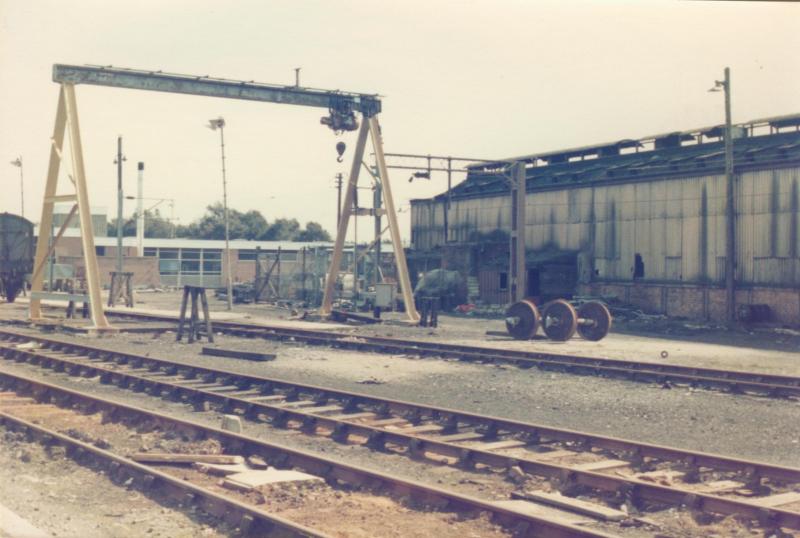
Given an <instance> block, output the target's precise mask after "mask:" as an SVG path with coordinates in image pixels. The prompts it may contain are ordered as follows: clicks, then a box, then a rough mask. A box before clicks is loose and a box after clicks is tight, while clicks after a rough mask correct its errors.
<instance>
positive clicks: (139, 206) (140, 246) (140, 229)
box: [136, 161, 144, 257]
mask: <svg viewBox="0 0 800 538" xmlns="http://www.w3.org/2000/svg"><path fill="white" fill-rule="evenodd" d="M137 169H138V173H139V174H138V178H137V181H136V193H137V194H138V196H137V200H136V255H137V256H140V257H141V256H144V163H143V162H141V161H139V164H138V165H137Z"/></svg>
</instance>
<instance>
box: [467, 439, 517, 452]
mask: <svg viewBox="0 0 800 538" xmlns="http://www.w3.org/2000/svg"><path fill="white" fill-rule="evenodd" d="M527 444H528V443H526V442H525V441H520V440H519V439H507V440H505V441H495V442H493V443H484V444H479V445H475V448H480V449H481V450H505V449H508V448H519V447H521V446H525V445H527Z"/></svg>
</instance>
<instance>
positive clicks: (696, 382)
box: [108, 312, 800, 399]
mask: <svg viewBox="0 0 800 538" xmlns="http://www.w3.org/2000/svg"><path fill="white" fill-rule="evenodd" d="M108 314H110V315H114V316H118V317H126V318H133V319H137V320H143V321H159V322H175V321H176V318H174V317H171V316H159V315H154V314H143V313H132V312H124V313H123V312H109V313H108ZM214 330H215V331H219V332H222V333H225V334H229V335H232V336H238V337H244V338H264V339H268V340H277V341H292V342H303V343H306V344H311V345H321V346H330V347H334V348H341V349H352V350H357V351H372V352H377V353H393V354H404V355H419V356H422V357H432V356H436V357H443V358H455V359H458V360H462V361H473V362H479V363H495V364H512V365H515V366H517V367H520V368H533V367H536V368H539V369H541V370H546V371H559V372H565V373H570V374H579V375H593V376H600V377H608V378H615V379H625V380H629V381H637V382H643V383H656V384H659V385H661V386H665V387H670V386H691V387H695V388H701V389H708V390H721V391H725V392H730V393H734V394H737V393H748V394H755V395H759V396H767V397H773V398H789V399H800V377H797V376H784V375H771V374H761V373H756V372H745V371H738V370H720V369H715V368H697V367H689V366H678V365H671V364H664V363H650V362H638V361H628V360H618V359H603V358H596V357H584V356H579V355H562V354H555V353H544V352H540V351H519V350H507V349H499V348H492V347H485V346H465V345H458V344H444V343H438V342H426V341H423V340H404V339H399V338H387V337H377V336H353V335H348V334H341V333H338V334H337V333H331V332H330V331H319V330H310V329H294V328H292V329H287V328H283V327H275V326H266V325H256V324H250V323H241V322H232V321H214Z"/></svg>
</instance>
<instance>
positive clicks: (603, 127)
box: [0, 0, 800, 237]
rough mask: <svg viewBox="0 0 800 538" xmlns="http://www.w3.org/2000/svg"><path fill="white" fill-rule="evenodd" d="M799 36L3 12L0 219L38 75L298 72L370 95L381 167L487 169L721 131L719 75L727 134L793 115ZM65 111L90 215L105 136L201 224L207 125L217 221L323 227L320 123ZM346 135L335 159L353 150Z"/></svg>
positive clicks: (43, 86)
mask: <svg viewBox="0 0 800 538" xmlns="http://www.w3.org/2000/svg"><path fill="white" fill-rule="evenodd" d="M134 4H135V5H134ZM798 27H800V5H796V4H788V3H766V2H709V3H704V2H655V1H647V2H644V1H635V2H634V1H630V2H612V1H604V2H601V1H594V2H564V1H561V2H534V1H510V0H497V1H492V2H490V1H485V2H483V1H477V2H449V1H447V2H446V1H435V0H433V1H432V0H428V1H424V2H423V1H412V0H405V1H403V2H391V3H390V2H382V1H378V2H376V1H374V0H372V1H348V0H338V1H335V2H328V1H317V2H302V1H296V2H289V1H287V2H271V1H263V0H262V1H236V2H233V1H229V2H220V1H219V0H216V1H206V0H191V1H178V0H158V1H141V0H140V1H138V2H135V3H134V2H126V3H122V2H108V1H107V0H104V1H99V0H98V1H90V0H71V1H69V2H64V1H39V0H0V186H2V189H0V211H10V212H14V213H19V175H18V173H19V170H18V169H17V168H15V167H13V166H11V165H10V164H8V162H9V161H11V160H13V159H14V158H16V157H17V156H18V155H22V158H23V161H24V163H25V168H24V172H25V214H26V216H27V217H29V218H31V219H32V220H34V221H38V220H39V217H40V214H41V200H42V191H43V187H44V180H45V173H46V168H47V158H48V152H49V137H50V136H51V132H52V128H53V119H54V114H55V107H56V98H57V95H58V87H57V85H56V84H55V83H53V82H52V81H51V66H52V64H53V63H73V64H87V63H91V64H104V65H108V64H111V65H114V66H120V67H132V68H141V69H151V70H164V71H170V72H177V73H187V74H196V75H211V76H219V77H228V78H234V79H245V80H256V81H261V82H272V83H281V84H292V83H293V82H294V72H293V68H294V67H298V66H300V67H302V74H301V84H302V85H305V86H311V87H318V88H330V89H342V90H350V91H358V92H365V93H379V94H381V95H383V96H384V99H383V109H384V113H383V114H381V116H380V121H381V124H382V127H383V133H384V141H385V144H386V151H388V152H413V153H433V154H451V155H455V156H467V157H477V158H502V157H508V156H514V155H520V154H527V153H535V152H539V151H547V150H553V149H560V148H566V147H572V146H580V145H586V144H594V143H598V142H605V141H610V140H616V139H621V138H635V137H641V136H645V135H651V134H656V133H660V132H666V131H673V130H683V129H688V128H693V127H700V126H705V125H713V124H717V123H720V122H721V121H722V118H723V101H722V96H721V94H718V93H707V92H706V90H707V89H708V88H710V87H711V86H712V85H713V81H714V79H718V78H721V77H722V70H723V68H724V67H725V66H726V65H727V66H730V68H731V71H732V88H733V114H734V121H746V120H751V119H755V118H759V117H764V116H772V115H781V114H789V113H797V112H800V69H799V68H800V59H798V58H800V54H799V53H798V52H799V51H800V32H798V30H797V28H798ZM77 96H78V109H79V113H80V123H81V129H82V138H83V143H84V152H85V160H86V165H87V175H88V179H89V182H90V198H91V203H92V205H94V206H104V207H106V208H108V210H109V213H110V214H116V194H115V189H116V168H115V166H114V164H113V161H114V157H115V153H116V137H117V135H122V136H123V137H124V153H125V154H126V156H127V159H128V160H127V163H126V165H125V171H124V174H125V176H124V177H125V189H126V191H127V192H126V194H129V195H133V194H135V190H136V162H137V161H140V160H141V161H145V163H146V175H145V181H146V187H145V196H148V197H168V198H176V199H177V201H176V206H175V212H176V216H178V217H179V218H180V222H181V223H184V224H185V223H188V222H189V221H191V220H193V219H195V218H197V217H199V216H200V215H201V214H202V213H203V211H204V208H205V206H206V205H208V204H210V203H213V202H215V201H218V200H221V198H222V187H221V180H220V170H219V168H220V155H219V137H218V133H215V132H212V131H210V130H208V129H206V128H204V124H206V122H207V120H208V119H209V118H212V117H216V116H220V115H221V116H223V117H224V118H225V119H226V121H227V123H228V126H227V128H226V131H225V135H226V142H227V157H228V172H229V176H228V178H229V204H230V206H231V207H234V208H236V209H240V210H249V209H258V210H259V211H261V212H262V213H263V214H264V215H265V216H266V217H267V219H268V220H272V219H274V218H276V217H294V218H297V219H298V220H300V221H301V222H305V221H308V220H317V221H319V222H321V223H322V224H323V226H325V227H326V228H327V229H328V230H331V231H332V230H333V227H334V223H335V218H336V205H335V204H336V202H335V195H336V193H335V190H334V188H333V186H334V179H333V178H334V175H335V174H336V173H337V172H340V171H341V172H345V171H346V170H347V169H348V167H347V161H345V163H343V164H338V163H337V162H336V153H335V150H334V146H335V144H336V142H337V141H338V140H339V138H337V137H336V136H335V135H334V134H333V133H332V132H331V131H330V130H328V129H327V128H325V127H323V126H321V125H320V124H319V118H320V116H322V115H323V113H324V111H323V110H322V109H314V108H302V107H289V106H280V105H274V104H266V103H255V102H246V101H233V100H222V99H213V98H205V97H194V96H181V95H171V94H162V93H150V92H139V91H133V90H122V89H112V88H100V87H91V86H78V88H77ZM343 139H344V140H345V141H346V142H347V143H348V146H349V149H348V152H347V154H346V155H347V156H349V155H350V153H351V150H352V146H353V144H354V135H352V134H350V135H349V136H345V137H343ZM408 176H409V173H408V172H407V171H400V170H397V171H394V172H392V178H391V179H392V185H393V189H394V191H395V197H396V200H397V203H398V205H399V206H400V207H401V208H403V209H404V210H405V213H404V214H401V225H402V227H403V235H404V236H405V237H408V235H409V233H410V232H409V224H408V209H407V208H408V200H409V199H411V198H421V197H427V196H430V195H433V194H435V193H437V192H440V191H442V190H443V188H444V185H445V177H444V175H441V174H440V175H435V176H434V179H433V180H432V181H430V182H425V181H424V180H423V181H415V182H414V183H408V181H407V179H408ZM62 178H65V176H63V174H62ZM63 181H64V182H66V179H64V180H63ZM362 181H364V183H365V184H366V178H365V177H363V176H362ZM65 186H66V185H65ZM127 204H128V205H127V206H126V214H129V213H130V212H131V211H132V210H133V202H127ZM165 209H166V208H165ZM359 228H360V229H361V233H360V234H359V235H360V236H361V237H364V236H365V235H366V234H367V233H368V230H371V229H372V226H371V223H369V222H368V221H366V220H364V221H363V223H360V224H359Z"/></svg>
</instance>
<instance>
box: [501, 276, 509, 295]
mask: <svg viewBox="0 0 800 538" xmlns="http://www.w3.org/2000/svg"><path fill="white" fill-rule="evenodd" d="M507 289H508V273H500V291H505V290H507Z"/></svg>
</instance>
